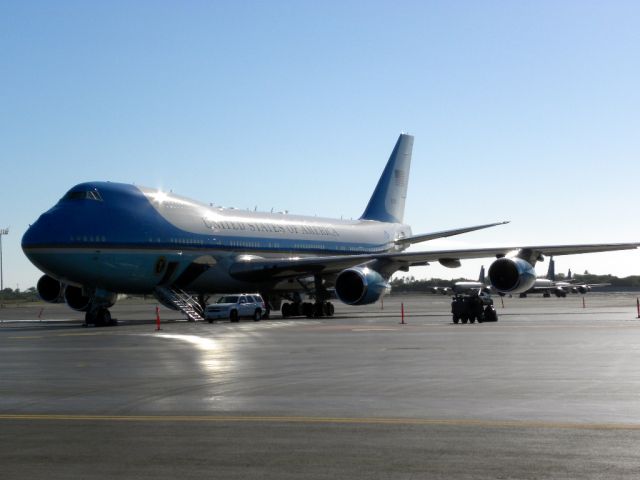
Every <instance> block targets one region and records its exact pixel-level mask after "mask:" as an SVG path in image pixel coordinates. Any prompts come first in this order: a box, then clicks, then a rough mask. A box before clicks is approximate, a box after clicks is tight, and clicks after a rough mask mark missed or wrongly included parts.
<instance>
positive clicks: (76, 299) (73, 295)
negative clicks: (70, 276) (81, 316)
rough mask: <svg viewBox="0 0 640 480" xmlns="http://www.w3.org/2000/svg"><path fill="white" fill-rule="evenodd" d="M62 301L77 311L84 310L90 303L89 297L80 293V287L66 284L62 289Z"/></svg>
mask: <svg viewBox="0 0 640 480" xmlns="http://www.w3.org/2000/svg"><path fill="white" fill-rule="evenodd" d="M64 301H65V302H67V305H68V306H69V308H72V309H74V310H77V311H78V312H86V311H87V310H88V309H89V306H90V305H91V297H89V296H87V295H84V294H83V293H82V288H80V287H74V286H73V285H67V288H65V289H64Z"/></svg>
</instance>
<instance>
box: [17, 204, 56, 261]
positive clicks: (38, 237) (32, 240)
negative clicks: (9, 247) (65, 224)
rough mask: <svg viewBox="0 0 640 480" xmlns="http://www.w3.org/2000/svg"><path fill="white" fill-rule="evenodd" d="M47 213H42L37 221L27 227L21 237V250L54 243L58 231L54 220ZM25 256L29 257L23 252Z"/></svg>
mask: <svg viewBox="0 0 640 480" xmlns="http://www.w3.org/2000/svg"><path fill="white" fill-rule="evenodd" d="M52 217H53V215H52V214H51V213H49V212H47V213H43V214H42V215H41V216H40V218H39V219H38V220H36V222H35V223H34V224H32V225H30V226H29V228H28V229H27V231H26V232H25V233H24V235H23V236H22V249H23V250H25V249H28V248H30V247H36V246H43V245H46V244H51V243H55V237H57V236H58V233H59V229H56V228H55V220H54V218H52ZM25 254H26V255H27V256H29V254H28V253H27V251H26V250H25Z"/></svg>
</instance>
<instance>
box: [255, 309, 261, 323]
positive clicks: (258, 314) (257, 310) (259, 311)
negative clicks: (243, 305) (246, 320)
mask: <svg viewBox="0 0 640 480" xmlns="http://www.w3.org/2000/svg"><path fill="white" fill-rule="evenodd" d="M261 318H262V310H260V309H259V308H256V311H255V312H253V321H254V322H259V321H260V319H261Z"/></svg>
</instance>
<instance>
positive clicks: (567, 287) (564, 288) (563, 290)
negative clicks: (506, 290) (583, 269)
mask: <svg viewBox="0 0 640 480" xmlns="http://www.w3.org/2000/svg"><path fill="white" fill-rule="evenodd" d="M572 281H573V279H572V278H571V270H569V273H568V274H567V280H566V281H562V280H556V269H555V261H554V260H553V257H551V258H549V269H548V270H547V275H546V276H545V277H543V278H536V281H535V283H534V284H533V286H532V287H531V288H530V289H529V290H528V291H526V292H522V293H520V298H525V297H526V296H527V295H528V294H530V293H534V294H535V293H542V295H543V296H544V297H550V296H551V294H554V295H555V296H556V297H566V296H567V293H568V292H571V293H587V292H590V291H591V288H592V287H606V286H609V285H611V284H610V283H582V284H575V283H572Z"/></svg>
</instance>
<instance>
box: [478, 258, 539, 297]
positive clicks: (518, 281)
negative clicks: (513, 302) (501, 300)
mask: <svg viewBox="0 0 640 480" xmlns="http://www.w3.org/2000/svg"><path fill="white" fill-rule="evenodd" d="M489 281H490V282H491V285H493V287H494V288H495V289H496V290H498V291H499V292H504V293H523V292H526V291H527V290H529V289H530V288H531V287H533V284H534V283H535V281H536V271H535V270H534V269H533V267H532V266H531V264H530V263H529V262H527V261H526V260H523V259H521V258H517V257H516V258H506V257H505V258H499V259H497V260H496V261H495V262H493V263H492V264H491V266H490V267H489Z"/></svg>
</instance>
